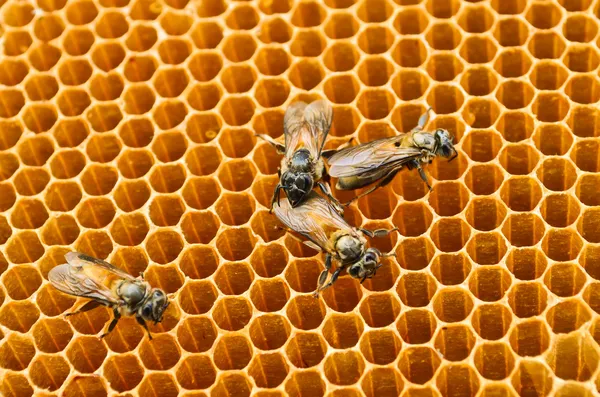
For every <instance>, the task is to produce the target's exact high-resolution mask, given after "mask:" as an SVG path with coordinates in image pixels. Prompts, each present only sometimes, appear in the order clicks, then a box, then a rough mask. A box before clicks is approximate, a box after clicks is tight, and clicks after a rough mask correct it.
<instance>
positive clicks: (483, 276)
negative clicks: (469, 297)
mask: <svg viewBox="0 0 600 397" xmlns="http://www.w3.org/2000/svg"><path fill="white" fill-rule="evenodd" d="M510 284H511V277H510V274H509V273H508V272H507V271H506V270H504V269H503V268H501V267H487V266H486V267H481V268H478V269H475V271H474V272H473V274H472V275H471V277H470V278H469V289H470V290H471V292H472V293H473V295H475V297H477V299H479V300H482V301H484V302H494V301H497V300H500V299H502V297H503V296H504V294H505V292H506V291H507V290H508V288H509V287H510Z"/></svg>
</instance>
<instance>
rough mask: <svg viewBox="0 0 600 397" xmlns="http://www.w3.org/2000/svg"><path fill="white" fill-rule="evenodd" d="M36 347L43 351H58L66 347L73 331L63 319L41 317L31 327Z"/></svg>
mask: <svg viewBox="0 0 600 397" xmlns="http://www.w3.org/2000/svg"><path fill="white" fill-rule="evenodd" d="M32 334H33V338H34V341H35V345H36V346H37V348H38V349H39V350H41V351H43V352H44V353H58V352H61V351H63V350H64V349H65V347H67V345H68V344H69V342H70V341H71V338H72V337H73V331H72V330H71V327H70V326H69V324H68V323H67V322H66V321H64V320H63V319H58V318H57V319H43V320H41V321H39V322H37V323H36V324H35V326H34V327H33V329H32Z"/></svg>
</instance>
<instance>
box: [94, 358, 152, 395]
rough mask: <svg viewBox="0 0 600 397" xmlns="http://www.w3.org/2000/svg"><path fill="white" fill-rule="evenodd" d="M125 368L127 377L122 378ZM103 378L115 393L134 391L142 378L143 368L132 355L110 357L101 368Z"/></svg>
mask: <svg viewBox="0 0 600 397" xmlns="http://www.w3.org/2000/svg"><path fill="white" fill-rule="evenodd" d="M125 368H127V372H126V373H127V376H123V372H124V369H125ZM103 370H104V376H106V379H107V380H108V383H110V387H111V388H112V389H114V390H116V391H119V392H124V391H128V390H132V389H134V388H135V387H136V386H137V385H138V384H139V383H140V382H141V381H142V378H143V377H144V368H142V366H141V365H140V363H139V361H138V359H137V358H136V357H135V356H134V355H130V354H128V355H124V356H113V357H110V358H109V359H108V360H107V361H106V363H105V364H104V366H103Z"/></svg>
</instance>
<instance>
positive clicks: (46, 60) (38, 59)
mask: <svg viewBox="0 0 600 397" xmlns="http://www.w3.org/2000/svg"><path fill="white" fill-rule="evenodd" d="M60 57H61V52H60V50H59V49H58V48H56V47H55V46H53V45H50V44H45V43H44V44H40V45H39V46H37V47H36V48H35V49H33V50H32V51H31V52H30V53H29V62H30V64H31V65H32V66H33V67H34V68H36V69H37V70H39V71H41V72H47V71H49V70H50V69H52V68H53V67H54V66H55V65H56V64H57V62H58V60H59V59H60ZM69 64H71V65H74V64H87V65H88V66H89V63H88V62H87V61H84V62H83V63H80V62H77V61H73V62H72V63H70V62H65V63H63V65H62V66H61V68H60V69H59V76H60V77H61V80H62V77H63V76H62V75H61V71H64V66H65V65H69ZM78 72H82V73H83V74H82V75H79V76H73V75H70V76H68V77H66V81H68V82H69V83H71V82H72V81H79V80H78V79H82V78H85V76H86V75H87V73H88V72H89V70H86V69H79V70H74V71H73V72H72V73H78ZM70 78H74V79H75V80H71V79H70ZM88 78H89V76H88Z"/></svg>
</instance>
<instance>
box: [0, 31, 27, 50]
mask: <svg viewBox="0 0 600 397" xmlns="http://www.w3.org/2000/svg"><path fill="white" fill-rule="evenodd" d="M3 36H4V40H5V43H4V55H7V56H15V55H21V54H23V53H25V52H27V50H28V49H29V47H30V46H31V43H32V42H33V40H32V38H31V36H30V35H29V33H28V32H26V31H22V30H11V31H8V32H5V33H4V34H3Z"/></svg>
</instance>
